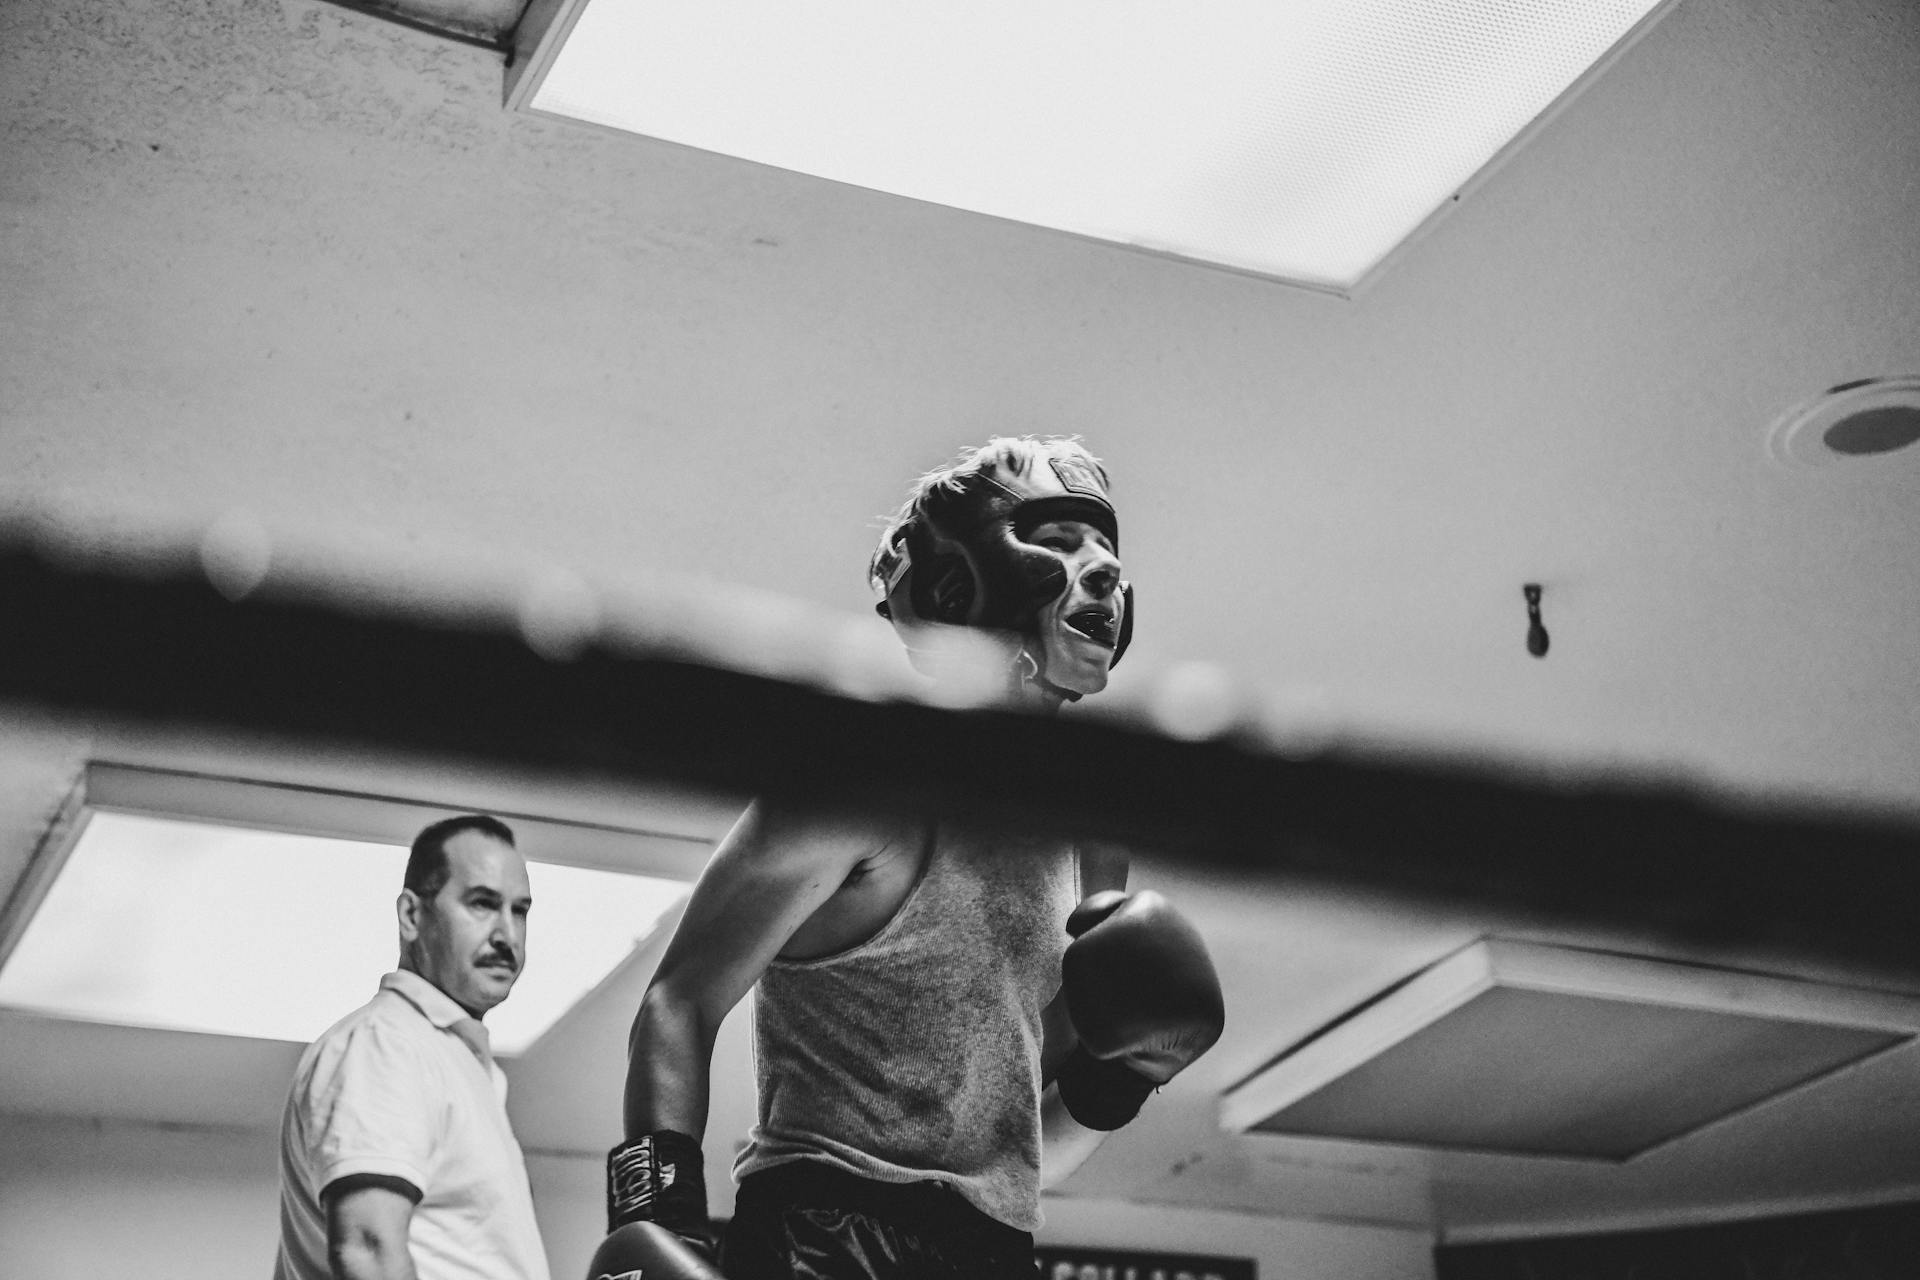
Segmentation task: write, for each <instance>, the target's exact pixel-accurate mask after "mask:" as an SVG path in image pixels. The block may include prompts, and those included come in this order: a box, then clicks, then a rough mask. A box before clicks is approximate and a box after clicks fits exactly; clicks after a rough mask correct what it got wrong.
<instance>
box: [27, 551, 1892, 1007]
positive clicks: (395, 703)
mask: <svg viewBox="0 0 1920 1280" xmlns="http://www.w3.org/2000/svg"><path fill="white" fill-rule="evenodd" d="M204 552H205V548H204V545H201V546H188V547H184V548H181V549H178V551H177V553H169V554H161V555H147V556H144V557H139V558H135V559H133V560H127V559H125V558H116V557H110V556H73V555H53V554H48V552H47V548H46V546H45V544H44V539H41V540H38V541H36V538H35V537H34V536H31V534H30V531H29V532H23V531H22V529H21V528H20V527H18V526H17V525H0V719H4V718H5V716H6V715H7V712H8V707H9V705H10V706H11V707H12V708H14V709H15V710H16V711H17V712H27V713H32V714H41V715H45V714H52V715H54V716H57V717H65V718H80V719H84V720H88V721H107V722H112V723H116V724H131V725H135V726H139V725H152V726H166V727H169V728H181V727H185V728H193V729H201V730H207V731H213V732H223V731H225V732H241V733H250V734H252V733H263V734H271V735H278V736H280V737H283V738H289V739H294V740H300V741H309V742H315V743H328V744H332V745H338V746H349V747H360V748H369V749H371V748H378V749H382V750H398V751H408V752H420V753H427V754H429V755H432V756H436V757H444V758H447V759H453V760H459V759H467V760H473V761H476V762H484V763H488V764H492V765H499V766H510V767H519V768H529V769H535V770H542V771H551V772H555V773H561V774H567V775H571V776H577V777H596V778H600V779H614V780H631V781H645V782H647V783H648V784H651V785H658V784H660V783H663V782H664V783H669V784H674V785H685V786H689V787H697V788H708V789H716V790H722V791H727V792H733V793H739V794H748V793H775V794H785V795H790V796H794V797H799V798H807V799H812V800H816V801H817V800H822V799H832V800H835V801H839V802H844V803H847V804H850V805H874V806H884V805H896V806H914V807H925V806H932V807H934V808H935V809H938V810H945V811H956V810H961V809H964V810H967V811H969V812H974V813H978V812H980V811H981V810H983V809H993V810H996V811H998V812H1000V813H1003V814H1005V815H1006V816H1008V817H1010V818H1014V819H1017V820H1018V821H1021V822H1023V823H1029V824H1035V825H1038V826H1040V827H1044V828H1050V829H1052V828H1057V829H1060V830H1063V831H1077V832H1084V833H1087V834H1092V835H1100V836H1106V837H1110V838H1117V839H1124V840H1127V841H1130V842H1132V843H1133V844H1135V845H1136V846H1137V847H1139V848H1141V849H1143V850H1147V851H1151V852H1155V853H1160V854H1163V855H1165V856H1169V857H1172V858H1176V859H1184V860H1190V861H1192V862H1195V863H1198V864H1204V865H1208V866H1212V867H1218V868H1222V869H1228V870H1232V871H1236V872H1254V873H1259V874H1262V875H1266V876H1274V877H1291V878H1294V879H1297V880H1302V881H1311V882H1314V883H1317V884H1322V885H1328V886H1335V887H1339V888H1344V889H1352V890H1358V891H1371V892H1379V893H1387V894H1393V895H1397V896H1400V897H1408V896H1411V897H1412V898H1414V899H1416V900H1422V901H1428V902H1433V903H1436V904H1443V903H1445V904H1469V905H1473V906H1476V907H1483V908H1491V909H1498V910H1521V911H1527V912H1531V913H1536V914H1539V915H1543V916H1546V917H1550V918H1561V919H1566V920H1570V921H1577V922H1581V923H1585V924H1592V925H1601V926H1608V925H1612V926H1626V927H1631V928H1634V929H1638V930H1646V929H1654V930H1659V931H1664V932H1666V933H1669V934H1672V935H1674V936H1679V937H1684V938H1686V939H1688V940H1689V941H1692V942H1697V943H1703V944H1710V945H1741V946H1750V945H1751V946H1767V947H1779V948H1787V949H1790V950H1796V951H1800V952H1804V953H1806V954H1809V955H1815V956H1826V957H1832V958H1835V959H1841V960H1846V961H1851V962H1865V963H1867V964H1872V965H1882V966H1888V967H1891V968H1896V969H1904V970H1912V969H1914V968H1916V967H1920V823H1914V822H1909V821H1905V820H1899V819H1891V818H1886V817H1881V816H1874V815H1859V814H1848V813H1831V812H1817V813H1814V812H1805V811H1790V810H1785V809H1768V808H1764V807H1759V806H1755V805H1750V804H1740V805H1733V804H1729V803H1725V802H1722V801H1719V800H1716V799H1714V798H1712V797H1710V796H1709V795H1707V794H1706V793H1704V792H1699V791H1695V790H1691V789H1688V788H1686V787H1684V786H1680V785H1674V784H1660V783H1653V782H1644V781H1643V782H1625V781H1621V780H1619V779H1617V778H1609V777H1601V778H1596V779H1592V780H1589V781H1585V782H1581V783H1580V784H1579V785H1568V784H1567V783H1566V782H1564V781H1559V782H1543V781H1538V780H1529V779H1527V778H1521V777H1513V776H1503V775H1502V774H1501V773H1499V772H1498V771H1497V770H1494V769H1491V768H1474V767H1469V766H1463V765H1461V764H1460V763H1458V762H1455V761H1441V760H1437V759H1434V760H1423V759H1420V758H1418V757H1414V756H1408V755H1396V756H1395V757H1393V758H1392V759H1391V760H1383V759H1379V758H1366V757H1362V756H1359V755H1356V754H1353V753H1343V752H1342V751H1340V750H1338V749H1337V746H1336V748H1334V749H1329V750H1326V751H1323V752H1321V753H1319V754H1315V755H1311V756H1308V757H1306V758H1295V757H1293V756H1290V755H1288V754H1286V753H1283V752H1279V751H1275V750H1270V749H1265V748H1263V747H1262V745H1261V744H1260V743H1258V742H1256V741H1251V740H1249V739H1247V738H1246V737H1244V736H1238V737H1237V736H1234V735H1226V736H1223V737H1219V738H1214V739H1211V740H1206V741H1192V740H1183V739H1179V738H1175V737H1171V736H1168V735H1166V734H1163V733H1160V732H1157V731H1154V730H1153V729H1151V728H1150V727H1149V726H1146V725H1144V724H1136V723H1126V722H1122V721H1118V720H1114V719H1100V718H1093V717H1073V716H1069V717H1063V718H1058V719H1051V718H1040V717H1034V716H1028V715H1023V714H1019V713H1015V712H1011V711H1006V710H997V709H993V708H991V707H984V708H968V709H955V708H951V707H946V706H940V705H931V704H929V703H926V702H923V701H915V700H912V699H911V698H908V697H904V696H897V695H899V694H901V692H902V691H901V690H899V689H892V688H890V687H889V686H887V685H886V682H885V681H884V680H877V681H876V682H874V685H873V688H874V689H876V690H878V695H877V696H864V697H862V696H850V695H848V694H847V693H845V692H837V691H835V688H834V687H833V686H834V685H835V684H836V681H835V680H834V679H829V678H827V677H828V675H829V674H830V673H828V672H827V671H826V670H825V666H826V665H827V664H831V663H832V662H833V661H834V660H835V659H834V658H833V656H832V654H833V650H834V648H835V643H836V641H835V637H834V636H833V635H831V634H827V635H814V636H810V637H798V638H794V637H793V636H792V635H791V632H792V630H793V626H792V625H791V624H792V623H793V622H794V620H793V619H789V620H788V623H789V625H788V627H787V630H788V632H789V639H790V640H791V641H792V643H790V644H788V646H787V651H788V653H789V655H791V654H792V653H799V654H801V655H803V658H802V660H795V659H793V658H792V657H791V656H789V657H788V658H787V659H786V660H785V664H786V665H785V667H784V668H782V667H780V666H779V664H769V663H763V664H760V665H759V666H757V667H756V665H755V664H754V663H753V662H751V661H745V660H742V659H741V657H740V653H741V652H743V651H742V650H740V649H739V645H738V643H737V629H736V628H733V627H732V625H731V620H730V618H729V616H728V615H727V613H726V611H725V610H724V609H714V608H708V609H707V611H706V614H705V616H704V617H697V616H694V615H696V614H698V613H699V609H698V608H697V607H696V606H694V605H693V604H692V603H691V602H689V601H687V600H684V599H675V598H672V597H670V596H669V597H663V598H662V599H661V600H660V601H657V602H654V603H655V608H654V610H653V614H652V616H639V617H637V618H629V619H628V624H627V625H626V626H624V627H619V626H613V625H610V624H609V623H607V622H606V621H605V620H604V619H602V620H599V621H582V620H581V619H584V618H587V617H588V615H587V614H585V613H582V612H581V611H580V610H578V609H570V606H569V605H568V599H569V596H568V592H567V591H566V590H558V589H557V590H556V592H554V593H550V594H551V595H552V596H553V599H552V600H549V603H548V605H547V606H545V607H543V608H541V609H536V610H535V611H534V612H533V613H532V614H529V613H528V612H527V611H526V610H524V609H523V610H521V611H519V612H517V613H516V612H514V611H513V610H510V609H487V608H461V607H455V606H447V605H429V604H420V603H416V604H415V605H413V606H411V607H406V608H395V607H390V606H379V607H368V606H367V605H366V604H365V603H364V602H356V601H355V600H354V599H353V598H352V593H351V592H343V591H341V590H340V589H339V584H338V583H321V582H318V581H306V580H303V579H302V578H300V577H299V576H298V575H296V574H290V573H281V572H279V571H278V570H277V569H276V572H275V573H274V574H272V575H265V576H264V580H261V578H260V577H259V576H256V577H255V578H254V579H253V580H243V581H240V582H239V583H237V584H236V583H234V582H232V581H226V580H223V577H222V573H221V572H220V570H219V565H218V563H217V562H209V561H208V559H207V558H206V555H205V553H204ZM210 570H211V573H210ZM242 576H243V578H244V577H245V575H242ZM216 581H217V582H220V584H221V585H220V588H219V589H217V588H216V586H215V585H214V583H215V582H216ZM555 601H557V602H558V603H555ZM576 603H577V602H576ZM639 613H640V614H641V615H646V614H647V610H646V609H645V608H642V609H641V610H640V611H639ZM543 618H544V619H545V621H544V622H543V621H541V619H543ZM569 618H573V619H574V620H575V621H574V622H573V623H569V622H568V621H567V620H568V619H569ZM801 621H804V619H801ZM869 629H870V630H871V631H872V632H873V633H875V634H876V635H878V636H880V637H882V638H883V639H884V642H885V643H889V644H890V643H892V641H891V637H888V636H886V628H885V627H884V626H880V625H877V624H876V625H874V626H872V627H871V628H869ZM729 636H732V637H733V640H732V641H729ZM730 642H731V643H734V648H735V652H734V653H733V654H731V655H729V654H728V652H727V649H726V646H727V645H728V644H729V643H730ZM809 663H812V664H814V665H817V666H820V667H821V668H822V669H821V671H820V672H818V673H817V674H819V675H820V676H821V678H820V679H819V680H818V681H814V680H810V679H808V678H807V675H808V672H807V671H806V670H805V668H806V667H807V666H808V664H809ZM842 676H843V677H844V672H843V673H842ZM837 683H838V684H839V685H840V686H841V687H844V686H845V684H846V681H845V679H844V678H841V679H839V680H838V681H837Z"/></svg>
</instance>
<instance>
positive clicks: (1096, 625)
mask: <svg viewBox="0 0 1920 1280" xmlns="http://www.w3.org/2000/svg"><path fill="white" fill-rule="evenodd" d="M1066 623H1067V626H1068V627H1070V628H1072V629H1073V630H1075V631H1077V632H1079V633H1080V634H1081V635H1083V636H1085V637H1086V638H1087V639H1089V640H1091V641H1093V642H1094V643H1095V644H1102V645H1105V646H1106V647H1107V648H1109V649H1111V648H1113V633H1114V630H1115V619H1114V616H1113V615H1112V614H1110V613H1108V612H1107V611H1106V610H1105V609H1102V608H1098V607H1097V606H1096V607H1092V608H1086V609H1075V610H1074V611H1073V612H1072V613H1070V614H1068V615H1067V618H1066Z"/></svg>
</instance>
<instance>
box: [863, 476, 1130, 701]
mask: <svg viewBox="0 0 1920 1280" xmlns="http://www.w3.org/2000/svg"><path fill="white" fill-rule="evenodd" d="M1042 447H1043V448H1044V446H1042ZM1052 520H1084V521H1086V522H1087V523H1088V524H1090V525H1092V526H1093V527H1094V528H1096V529H1098V530H1100V531H1101V532H1102V533H1104V534H1106V535H1107V538H1108V539H1109V540H1110V541H1111V542H1112V543H1113V546H1114V550H1115V551H1116V552H1118V551H1119V549H1120V522H1119V518H1118V516H1117V515H1116V514H1115V512H1114V509H1113V501H1112V499H1110V498H1109V497H1108V496H1107V488H1106V484H1105V482H1104V481H1103V480H1102V479H1101V476H1100V472H1099V470H1098V469H1097V468H1096V467H1095V466H1094V465H1093V464H1092V462H1091V461H1090V460H1088V459H1086V458H1084V457H1081V456H1075V455H1071V454H1069V455H1065V456H1062V455H1060V454H1057V453H1054V452H1052V451H1050V450H1049V451H1046V452H1044V453H1042V454H1040V456H1038V457H1032V458H1030V457H1028V456H1025V455H1022V454H1019V453H1013V454H1010V455H1008V457H1007V459H1006V461H1005V463H1004V464H1001V463H996V464H994V465H992V466H989V467H987V468H984V469H982V470H980V471H976V472H971V473H968V474H965V475H962V476H960V477H958V478H956V479H955V480H954V481H952V482H950V483H948V484H943V485H941V486H939V487H937V488H936V489H934V490H933V491H931V492H930V493H928V495H927V496H926V497H925V498H924V499H923V500H922V502H921V504H920V511H919V513H918V514H917V515H916V516H915V517H914V518H913V519H911V520H909V521H907V522H906V523H905V524H903V525H902V526H901V528H900V529H899V530H898V532H896V534H895V535H894V539H893V543H892V545H891V546H889V547H888V548H886V550H885V551H884V552H883V553H882V555H881V557H880V560H879V563H878V565H877V569H878V572H879V576H880V581H881V583H882V588H881V589H882V591H883V593H884V598H883V599H882V600H881V602H880V603H879V604H878V605H876V606H875V609H876V611H877V612H878V613H879V614H880V616H881V617H883V618H886V619H887V620H888V621H890V622H892V623H893V627H894V630H895V631H897V632H898V633H899V635H900V638H901V640H902V641H903V642H905V644H906V646H907V656H908V657H909V658H910V659H911V660H912V661H913V664H914V666H915V667H916V668H917V669H919V670H921V671H922V672H926V673H927V674H934V673H935V672H934V670H933V669H932V668H933V666H934V659H933V656H932V654H931V653H930V651H929V649H930V646H929V644H928V640H929V637H930V633H934V632H938V631H939V630H940V629H941V626H965V627H981V628H987V629H990V630H998V631H1005V632H1014V633H1017V634H1018V635H1019V636H1021V637H1024V638H1026V639H1028V640H1031V639H1033V638H1034V637H1035V636H1037V634H1038V630H1039V617H1040V611H1041V610H1042V609H1044V608H1045V607H1046V606H1047V605H1049V604H1051V603H1052V602H1053V601H1054V600H1056V599H1057V598H1059V596H1060V593H1061V592H1063V591H1065V590H1066V589H1067V557H1066V556H1064V555H1062V554H1061V553H1060V552H1058V551H1054V550H1052V549H1051V548H1048V547H1042V546H1036V545H1035V544H1033V543H1031V542H1028V541H1026V540H1025V539H1026V537H1027V535H1029V534H1031V533H1032V532H1033V530H1034V529H1035V528H1037V527H1038V526H1040V525H1042V524H1045V523H1047V522H1048V521H1052ZM1121 600H1122V602H1123V607H1122V610H1121V618H1120V633H1119V635H1117V636H1116V637H1115V638H1114V644H1113V661H1112V662H1111V663H1109V664H1108V666H1109V669H1111V668H1112V667H1114V666H1118V665H1119V663H1120V656H1121V655H1122V654H1124V653H1125V652H1126V651H1127V644H1128V642H1129V641H1130V640H1132V638H1133V587H1132V585H1131V584H1130V583H1123V584H1122V585H1121ZM930 624H937V625H930ZM1032 647H1033V646H1032V645H1021V646H1020V649H1019V652H1021V653H1024V654H1025V659H1026V660H1025V661H1024V662H1021V663H1020V666H1021V668H1022V670H1023V671H1026V669H1027V668H1031V672H1030V673H1029V674H1027V678H1028V679H1031V680H1034V681H1035V682H1036V683H1039V684H1041V685H1042V686H1043V687H1045V688H1047V689H1049V690H1050V691H1053V692H1056V693H1059V694H1062V695H1064V696H1066V697H1067V698H1069V699H1071V698H1075V697H1078V695H1077V694H1074V693H1072V692H1070V691H1068V690H1064V689H1061V688H1060V687H1059V686H1057V685H1054V684H1053V683H1051V682H1050V681H1048V680H1046V679H1045V672H1044V669H1043V666H1044V664H1043V660H1042V658H1041V656H1040V655H1037V654H1034V653H1032V652H1031V649H1032ZM1016 661H1018V659H1017V658H1016Z"/></svg>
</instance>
